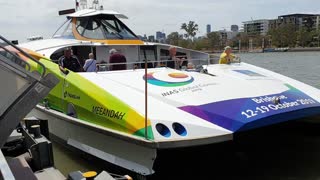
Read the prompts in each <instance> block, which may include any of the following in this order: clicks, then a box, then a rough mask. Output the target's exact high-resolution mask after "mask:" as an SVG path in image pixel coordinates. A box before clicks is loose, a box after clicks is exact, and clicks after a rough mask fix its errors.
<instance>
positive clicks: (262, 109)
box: [241, 96, 317, 119]
mask: <svg viewBox="0 0 320 180" xmlns="http://www.w3.org/2000/svg"><path fill="white" fill-rule="evenodd" d="M281 97H282V99H287V97H286V96H280V98H281ZM252 100H253V101H255V102H256V103H257V104H260V103H262V101H263V102H272V101H273V98H271V97H270V98H263V99H256V98H254V99H252ZM316 103H317V102H316V101H314V100H312V99H297V100H295V101H293V102H286V101H284V102H281V103H279V104H274V103H272V104H267V105H265V106H260V105H259V106H257V107H254V108H252V109H247V110H245V111H242V112H241V115H243V116H245V117H246V118H248V119H249V118H252V117H255V116H258V115H263V114H265V113H272V112H275V111H279V110H285V109H289V108H293V107H298V106H304V105H312V104H316Z"/></svg>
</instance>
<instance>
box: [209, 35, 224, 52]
mask: <svg viewBox="0 0 320 180" xmlns="http://www.w3.org/2000/svg"><path fill="white" fill-rule="evenodd" d="M207 38H208V43H209V47H210V48H215V49H218V47H219V45H220V40H221V38H220V34H219V33H218V32H210V33H208V34H207Z"/></svg>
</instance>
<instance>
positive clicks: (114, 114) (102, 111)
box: [92, 106, 126, 120]
mask: <svg viewBox="0 0 320 180" xmlns="http://www.w3.org/2000/svg"><path fill="white" fill-rule="evenodd" d="M92 112H93V113H94V114H97V115H100V116H106V117H109V118H115V119H118V120H122V119H123V117H124V116H125V115H126V113H124V112H120V111H115V110H112V109H107V108H104V107H99V106H93V107H92Z"/></svg>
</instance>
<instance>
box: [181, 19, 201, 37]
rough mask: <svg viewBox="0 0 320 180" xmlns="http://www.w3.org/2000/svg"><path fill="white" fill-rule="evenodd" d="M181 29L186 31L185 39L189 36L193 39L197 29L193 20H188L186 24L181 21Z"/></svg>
mask: <svg viewBox="0 0 320 180" xmlns="http://www.w3.org/2000/svg"><path fill="white" fill-rule="evenodd" d="M181 29H182V30H185V31H186V34H185V37H186V38H187V39H189V38H190V37H191V38H192V39H193V38H194V37H195V36H196V34H197V31H198V30H199V29H198V24H196V23H195V22H194V21H189V23H188V24H186V23H183V24H182V25H181Z"/></svg>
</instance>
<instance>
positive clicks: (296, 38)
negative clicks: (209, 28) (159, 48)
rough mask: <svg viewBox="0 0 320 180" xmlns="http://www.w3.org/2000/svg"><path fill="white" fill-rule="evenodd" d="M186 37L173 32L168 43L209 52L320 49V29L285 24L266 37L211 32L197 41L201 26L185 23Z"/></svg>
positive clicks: (243, 33)
mask: <svg viewBox="0 0 320 180" xmlns="http://www.w3.org/2000/svg"><path fill="white" fill-rule="evenodd" d="M181 30H184V34H179V33H178V32H172V33H170V34H169V35H168V36H167V39H166V43H168V44H172V45H177V46H181V47H184V48H191V49H196V50H205V51H221V50H222V49H223V48H224V47H225V46H226V45H229V46H231V47H233V48H234V49H237V48H239V47H241V49H243V50H246V49H249V48H253V49H260V48H278V47H319V40H320V39H319V38H320V30H313V29H312V28H311V27H302V28H297V27H296V26H295V25H294V24H283V25H280V26H279V27H277V28H275V29H271V30H269V31H268V33H267V34H266V35H260V34H247V33H245V32H239V33H238V34H237V35H236V36H235V37H234V38H232V39H226V37H222V36H221V33H220V32H210V33H208V34H206V36H204V37H199V38H196V35H197V32H198V30H199V29H198V24H196V23H195V22H194V21H189V22H188V23H183V24H182V25H181Z"/></svg>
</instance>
